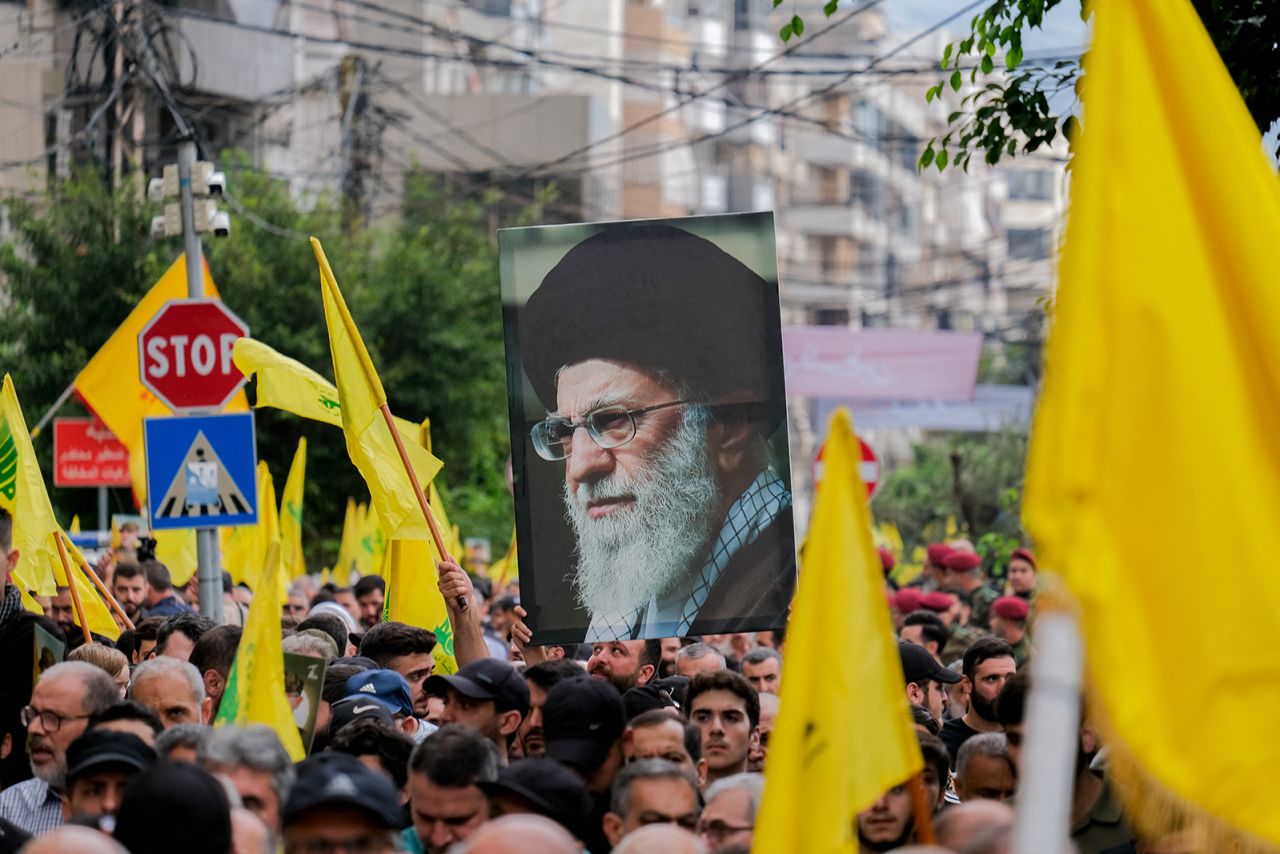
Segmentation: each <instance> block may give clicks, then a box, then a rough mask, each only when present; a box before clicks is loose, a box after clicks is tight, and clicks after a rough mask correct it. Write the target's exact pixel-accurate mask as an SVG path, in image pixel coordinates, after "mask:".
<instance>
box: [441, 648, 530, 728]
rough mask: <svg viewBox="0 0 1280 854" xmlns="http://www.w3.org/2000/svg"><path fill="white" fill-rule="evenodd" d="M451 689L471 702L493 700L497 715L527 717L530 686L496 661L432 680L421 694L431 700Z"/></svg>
mask: <svg viewBox="0 0 1280 854" xmlns="http://www.w3.org/2000/svg"><path fill="white" fill-rule="evenodd" d="M450 688H453V689H454V690H455V691H457V692H458V693H459V694H461V695H462V696H464V697H470V698H471V699H473V700H493V703H494V708H495V709H496V710H497V711H499V712H509V711H512V710H515V711H517V712H519V713H520V714H521V715H527V714H529V702H530V701H529V683H528V682H526V681H525V680H524V677H523V676H521V675H520V674H519V673H517V672H516V669H515V668H514V667H512V666H511V665H510V664H507V663H506V662H505V661H500V660H498V659H496V658H482V659H480V660H479V661H473V662H471V663H470V664H468V665H467V666H466V667H463V668H462V669H460V670H459V671H458V672H457V673H455V674H453V675H452V676H432V677H431V678H430V679H428V680H427V681H426V682H425V683H424V684H423V690H424V691H426V692H427V693H428V694H431V695H433V696H444V695H446V694H448V689H450Z"/></svg>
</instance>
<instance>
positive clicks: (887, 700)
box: [752, 409, 923, 854]
mask: <svg viewBox="0 0 1280 854" xmlns="http://www.w3.org/2000/svg"><path fill="white" fill-rule="evenodd" d="M825 447H826V450H825V451H824V455H823V473H822V489H820V490H819V491H818V495H817V498H816V499H815V501H814V506H813V517H812V520H811V522H810V525H809V537H808V543H807V545H806V546H805V554H804V567H803V571H802V572H801V575H800V589H799V591H798V592H797V593H796V599H795V604H794V605H793V606H792V609H791V620H790V622H789V623H788V626H787V678H786V679H785V680H783V683H782V695H781V698H780V699H781V701H782V702H781V706H782V710H781V712H780V713H779V715H778V721H777V724H776V725H775V726H774V729H773V732H772V733H771V734H770V736H769V758H768V759H767V764H766V766H765V789H764V801H763V803H762V805H761V808H760V815H759V817H758V818H757V820H756V833H755V840H754V843H753V845H752V849H753V850H755V851H761V852H774V851H805V852H813V854H825V852H832V851H844V852H853V851H855V850H856V849H857V847H858V845H857V841H856V838H855V836H854V827H855V824H854V817H855V816H856V815H857V813H858V812H859V811H861V810H863V809H866V808H867V807H868V806H870V805H871V804H872V803H874V802H875V801H876V799H877V798H879V797H880V796H881V795H882V794H884V793H885V791H887V790H888V789H890V788H892V787H893V786H896V785H899V784H901V783H904V782H906V781H907V780H908V779H909V778H910V777H911V776H912V775H914V774H915V773H916V772H917V771H919V770H920V768H921V767H922V765H923V760H922V759H921V756H920V745H919V741H918V739H917V738H916V733H915V727H914V725H913V724H912V722H911V713H910V711H909V709H908V704H907V699H906V694H905V693H903V687H902V686H903V685H904V684H905V683H904V682H903V681H902V664H901V661H900V660H899V658H898V645H897V639H896V638H895V637H894V634H893V623H892V621H891V620H890V619H889V609H888V607H887V606H886V605H885V601H884V573H883V571H882V570H881V568H880V557H879V555H878V554H877V553H876V550H875V547H874V546H873V545H872V544H871V514H870V511H869V510H868V508H867V488H866V486H865V485H864V484H863V482H862V478H861V477H860V476H859V475H858V459H859V458H860V456H861V453H860V451H859V448H858V440H857V438H856V437H855V436H854V435H853V425H852V424H850V423H849V413H848V411H847V410H845V409H840V410H837V411H836V414H835V416H834V417H833V418H832V419H831V431H830V433H829V435H828V436H827V442H826V446H825ZM836 627H841V628H842V629H843V634H842V636H841V637H836V638H833V637H832V634H831V633H832V630H833V629H834V628H836ZM833 644H834V645H835V647H837V648H839V649H842V650H846V651H848V654H847V655H841V656H839V657H838V659H837V660H836V661H834V662H833V659H832V657H831V650H832V648H833Z"/></svg>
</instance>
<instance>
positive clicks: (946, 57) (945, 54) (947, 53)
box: [942, 42, 955, 70]
mask: <svg viewBox="0 0 1280 854" xmlns="http://www.w3.org/2000/svg"><path fill="white" fill-rule="evenodd" d="M954 47H955V45H954V44H951V43H950V42H948V43H947V46H946V48H945V49H944V50H943V51H942V68H943V69H944V70H945V69H946V67H947V63H949V62H951V51H952V49H953V48H954Z"/></svg>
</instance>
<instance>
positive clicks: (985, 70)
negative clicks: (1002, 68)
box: [982, 56, 996, 74]
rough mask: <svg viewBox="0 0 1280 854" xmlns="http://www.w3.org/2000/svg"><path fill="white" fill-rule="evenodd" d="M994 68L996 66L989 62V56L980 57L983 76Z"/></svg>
mask: <svg viewBox="0 0 1280 854" xmlns="http://www.w3.org/2000/svg"><path fill="white" fill-rule="evenodd" d="M995 67H996V64H995V63H994V62H992V61H991V57H990V56H984V57H982V73H983V74H990V73H991V71H992V69H994V68H995Z"/></svg>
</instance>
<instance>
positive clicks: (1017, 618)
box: [991, 596, 1034, 670]
mask: <svg viewBox="0 0 1280 854" xmlns="http://www.w3.org/2000/svg"><path fill="white" fill-rule="evenodd" d="M1029 613H1030V609H1029V608H1028V607H1027V601H1026V600H1025V599H1023V598H1021V597H1019V596H1001V597H1000V598H999V599H997V600H996V601H995V603H994V604H992V606H991V633H992V634H993V635H995V636H996V637H998V638H1000V639H1001V640H1003V641H1005V642H1006V643H1008V644H1009V646H1011V647H1013V660H1014V663H1015V664H1017V665H1018V669H1019V670H1021V669H1022V667H1023V666H1024V665H1025V664H1026V663H1027V662H1028V661H1030V660H1031V655H1032V653H1033V652H1034V650H1033V649H1032V647H1031V638H1030V637H1029V636H1028V635H1027V616H1028V614H1029Z"/></svg>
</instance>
